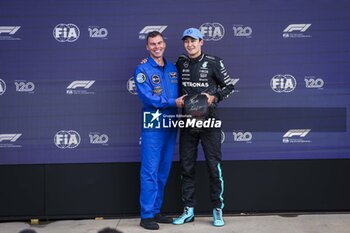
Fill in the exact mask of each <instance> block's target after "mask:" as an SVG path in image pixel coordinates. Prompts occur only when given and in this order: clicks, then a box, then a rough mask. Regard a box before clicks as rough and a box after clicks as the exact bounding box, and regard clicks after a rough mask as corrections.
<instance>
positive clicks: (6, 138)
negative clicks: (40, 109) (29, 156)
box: [0, 133, 22, 148]
mask: <svg viewBox="0 0 350 233" xmlns="http://www.w3.org/2000/svg"><path fill="white" fill-rule="evenodd" d="M21 136H22V134H21V133H13V134H0V148H5V147H7V148H14V147H22V146H21V145H18V144H15V142H16V141H17V140H18V138H20V137H21Z"/></svg>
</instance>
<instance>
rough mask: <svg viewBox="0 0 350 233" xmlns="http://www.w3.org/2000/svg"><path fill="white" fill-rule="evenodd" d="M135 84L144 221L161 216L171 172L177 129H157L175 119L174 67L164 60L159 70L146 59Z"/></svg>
mask: <svg viewBox="0 0 350 233" xmlns="http://www.w3.org/2000/svg"><path fill="white" fill-rule="evenodd" d="M134 80H135V84H136V88H137V93H138V96H139V97H140V99H141V101H142V103H143V105H144V107H143V111H142V116H143V117H142V119H143V122H142V124H143V127H142V136H141V171H140V178H141V193H140V205H141V219H145V218H153V217H154V216H155V215H156V214H158V213H160V209H161V206H162V203H163V195H164V187H165V185H166V182H167V179H168V175H169V172H170V168H171V162H172V158H173V152H174V149H175V144H176V129H162V128H161V127H160V128H158V127H159V126H160V124H161V123H162V122H161V120H160V119H162V116H163V115H165V114H170V115H176V112H177V109H176V103H175V100H176V98H177V97H178V73H177V70H176V67H175V66H174V65H173V64H172V63H170V62H169V61H167V60H166V59H164V67H161V66H159V65H158V64H157V63H156V62H155V61H154V60H153V59H152V58H151V57H150V56H149V57H148V61H147V62H146V63H145V64H140V65H139V66H138V67H137V68H136V70H135V74H134ZM156 114H158V115H156ZM159 115H160V116H159Z"/></svg>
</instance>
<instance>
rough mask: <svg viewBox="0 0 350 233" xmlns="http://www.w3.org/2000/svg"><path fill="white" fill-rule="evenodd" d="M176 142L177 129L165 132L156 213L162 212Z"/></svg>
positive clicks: (155, 205)
mask: <svg viewBox="0 0 350 233" xmlns="http://www.w3.org/2000/svg"><path fill="white" fill-rule="evenodd" d="M175 144H176V131H175V130H174V131H169V132H167V133H165V134H164V146H163V148H162V151H161V160H160V163H159V170H158V180H157V184H158V192H157V198H156V201H155V204H154V213H155V214H157V213H160V209H161V207H162V204H163V199H164V188H165V186H166V183H167V180H168V177H169V172H170V169H171V164H172V160H173V154H174V149H175Z"/></svg>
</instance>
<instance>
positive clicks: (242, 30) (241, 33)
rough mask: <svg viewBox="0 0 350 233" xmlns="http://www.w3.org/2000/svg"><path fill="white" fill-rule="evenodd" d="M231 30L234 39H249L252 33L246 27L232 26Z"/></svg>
mask: <svg viewBox="0 0 350 233" xmlns="http://www.w3.org/2000/svg"><path fill="white" fill-rule="evenodd" d="M232 29H233V35H234V36H236V37H247V38H250V37H251V35H252V33H253V29H252V28H251V27H248V26H242V25H235V26H233V28H232Z"/></svg>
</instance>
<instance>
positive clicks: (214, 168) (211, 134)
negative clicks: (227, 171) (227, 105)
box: [200, 129, 224, 208]
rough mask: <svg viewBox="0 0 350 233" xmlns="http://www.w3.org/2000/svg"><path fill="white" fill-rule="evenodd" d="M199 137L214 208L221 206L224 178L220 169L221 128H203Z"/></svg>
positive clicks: (222, 203) (222, 205) (222, 204)
mask: <svg viewBox="0 0 350 233" xmlns="http://www.w3.org/2000/svg"><path fill="white" fill-rule="evenodd" d="M200 138H201V144H202V147H203V151H204V155H205V159H206V164H207V169H208V172H209V177H210V199H211V202H212V204H213V207H214V208H223V207H224V199H223V192H224V179H223V175H222V170H221V158H222V156H221V130H220V129H207V130H204V131H203V133H201V137H200Z"/></svg>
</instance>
